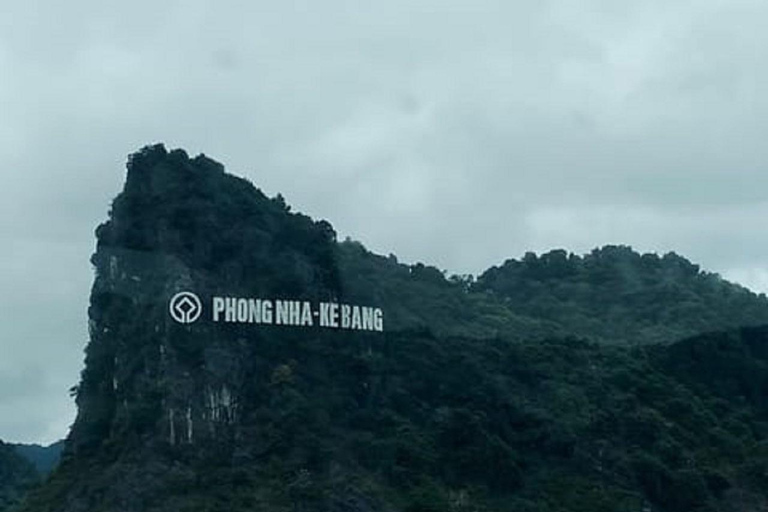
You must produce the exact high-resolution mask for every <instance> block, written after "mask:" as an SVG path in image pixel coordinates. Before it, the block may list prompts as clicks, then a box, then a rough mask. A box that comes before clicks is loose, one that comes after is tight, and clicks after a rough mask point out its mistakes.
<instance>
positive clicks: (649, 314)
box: [472, 246, 768, 343]
mask: <svg viewBox="0 0 768 512" xmlns="http://www.w3.org/2000/svg"><path fill="white" fill-rule="evenodd" d="M472 290H474V291H478V292H480V291H486V292H492V293H493V294H494V295H496V296H498V297H499V298H501V299H503V300H504V301H505V304H506V305H507V307H509V308H510V309H511V310H512V311H514V312H515V313H517V314H520V315H527V316H532V317H535V318H540V319H546V320H549V321H551V322H555V323H557V324H559V325H560V326H561V327H562V329H563V330H564V331H565V332H567V333H569V334H572V335H577V336H584V337H590V338H593V339H595V340H600V341H606V342H610V343H617V342H630V343H658V342H670V341H673V340H676V339H680V338H684V337H687V336H691V335H694V334H697V333H702V332H707V331H714V330H721V329H726V328H735V327H740V326H745V325H759V324H763V323H768V299H766V298H765V296H763V295H760V296H757V295H755V294H754V293H752V292H750V291H749V290H747V289H745V288H742V287H740V286H738V285H734V284H732V283H729V282H727V281H724V280H723V279H721V278H720V277H719V276H718V275H716V274H709V273H706V272H702V271H701V270H700V269H699V267H698V265H694V264H692V263H691V262H689V261H688V260H686V259H685V258H683V257H681V256H678V255H676V254H674V253H669V254H666V255H664V256H663V257H659V256H657V255H656V254H642V255H641V254H638V253H636V252H634V251H633V250H632V249H631V248H629V247H624V246H606V247H603V248H602V249H595V250H594V251H592V252H591V253H590V254H587V255H585V256H583V257H580V256H576V255H574V254H568V253H566V252H565V251H563V250H556V251H551V252H549V253H546V254H542V255H541V256H537V255H536V254H534V253H528V254H526V255H525V257H524V258H522V260H519V261H518V260H514V259H511V260H507V261H506V262H505V263H504V264H503V265H502V266H500V267H493V268H491V269H489V270H487V271H486V272H485V273H484V274H483V275H481V276H480V277H479V278H478V279H477V283H475V284H474V285H473V286H472Z"/></svg>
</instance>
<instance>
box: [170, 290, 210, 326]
mask: <svg viewBox="0 0 768 512" xmlns="http://www.w3.org/2000/svg"><path fill="white" fill-rule="evenodd" d="M168 309H169V311H170V313H171V317H172V318H173V319H174V320H176V321H177V322H179V323H180V324H191V323H192V322H194V321H196V320H197V319H198V318H200V315H201V314H202V312H203V304H202V303H201V302H200V298H199V297H198V296H197V295H195V294H194V293H192V292H179V293H177V294H176V295H174V296H173V298H172V299H171V303H170V306H169V308H168Z"/></svg>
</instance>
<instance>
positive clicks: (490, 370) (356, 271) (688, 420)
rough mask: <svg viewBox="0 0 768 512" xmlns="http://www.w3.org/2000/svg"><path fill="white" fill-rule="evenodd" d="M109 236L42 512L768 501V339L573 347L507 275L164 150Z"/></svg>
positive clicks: (149, 162) (27, 510) (124, 203)
mask: <svg viewBox="0 0 768 512" xmlns="http://www.w3.org/2000/svg"><path fill="white" fill-rule="evenodd" d="M96 235H97V250H96V253H95V254H94V256H93V258H92V262H93V264H94V267H95V280H94V284H93V288H92V292H91V301H90V307H89V311H88V315H89V330H90V341H89V344H88V346H87V349H86V360H85V369H84V370H83V373H82V377H81V382H80V384H79V385H78V387H77V389H76V401H77V405H78V416H77V419H76V421H75V424H74V426H73V428H72V431H71V432H70V434H69V436H68V438H67V441H66V446H65V450H64V453H63V457H62V462H61V464H60V465H59V467H58V468H57V469H56V470H55V471H54V472H53V473H52V475H51V477H50V478H49V479H48V480H47V481H46V482H45V483H44V484H43V485H42V486H40V487H39V488H38V489H36V490H35V491H34V492H33V493H32V494H31V495H30V496H29V498H28V499H27V501H26V502H25V504H24V505H23V506H22V507H21V508H20V510H21V511H22V512H54V511H55V512H85V511H88V512H100V511H103V512H112V511H120V512H145V511H146V512H165V511H168V512H170V511H174V512H176V511H188V512H193V511H222V512H223V511H227V512H240V511H243V512H244V511H251V510H269V511H276V512H282V511H286V512H288V511H292V512H297V511H301V512H303V511H307V512H309V511H312V512H315V511H317V512H390V511H391V512H398V511H403V512H428V511H440V512H444V511H456V512H469V511H487V512H490V511H500V512H501V511H510V512H511V511H513V510H514V511H528V512H545V511H546V512H555V511H566V510H567V511H584V512H601V511H605V512H609V511H610V512H617V511H618V512H623V511H627V512H629V511H633V512H634V511H640V510H649V509H650V510H659V511H665V512H679V511H701V512H704V511H707V512H713V511H721V512H731V511H733V512H735V511H737V510H740V511H741V510H761V508H760V507H763V508H764V507H766V505H768V481H767V480H766V475H768V451H767V450H766V442H767V441H766V440H767V439H768V408H767V407H766V403H765V400H764V397H765V396H766V394H768V353H766V351H765V347H766V343H768V330H767V329H765V328H759V327H755V328H749V329H734V330H729V331H726V332H719V333H714V334H711V333H710V334H704V335H701V336H699V337H693V338H690V339H686V340H683V341H678V340H675V339H665V340H663V341H664V342H665V343H663V344H654V345H638V344H636V343H635V344H633V343H632V342H634V341H637V340H633V339H631V337H630V336H622V337H621V338H620V339H616V340H612V339H610V336H611V333H609V332H607V331H605V330H603V331H601V330H600V329H595V330H593V331H591V332H586V331H584V332H582V331H579V334H587V335H592V334H594V333H599V334H600V336H594V340H595V341H600V343H597V342H595V341H591V340H589V339H582V338H578V337H574V336H569V332H568V330H569V329H570V328H572V327H573V326H574V325H579V324H578V323H570V322H568V321H566V320H567V316H560V317H558V316H556V315H551V314H549V313H548V312H546V311H544V312H541V311H538V310H537V309H530V310H525V309H524V308H522V307H519V306H520V303H521V300H520V299H519V298H513V297H512V295H513V293H512V292H511V291H510V290H511V289H512V288H513V287H512V286H511V285H510V283H509V282H508V281H507V279H508V276H506V275H505V276H504V277H503V278H502V277H499V279H498V280H494V279H491V277H490V276H491V275H492V273H491V274H488V275H486V276H484V277H482V278H481V279H480V280H478V283H476V284H475V283H473V282H472V279H470V278H466V277H464V278H461V277H453V278H446V277H445V276H444V274H443V273H442V272H440V271H439V270H438V269H435V268H433V267H429V266H425V265H423V264H416V265H404V264H402V263H400V262H398V261H397V259H396V258H395V257H394V256H390V257H381V256H377V255H375V254H372V253H370V252H369V251H367V250H366V249H365V248H364V247H362V246H361V245H360V244H357V243H355V242H351V241H348V242H342V243H339V242H338V241H337V240H336V233H335V232H334V230H333V228H332V227H331V225H330V224H328V223H327V222H325V221H314V220H312V219H310V218H309V217H307V216H304V215H301V214H298V213H294V212H292V211H291V209H290V208H289V207H288V206H287V205H286V203H285V201H284V200H283V199H282V198H281V197H280V196H278V197H275V198H268V197H266V196H265V195H264V194H263V193H262V192H261V191H259V190H258V189H257V188H255V187H254V186H253V185H252V184H251V183H249V182H248V181H246V180H243V179H240V178H236V177H234V176H231V175H229V174H227V173H225V172H224V169H223V167H222V166H221V165H220V164H218V163H217V162H215V161H213V160H211V159H209V158H207V157H205V156H202V155H201V156H198V157H194V158H190V157H189V156H188V155H187V154H186V153H185V152H183V151H181V150H174V151H170V152H169V151H167V150H166V149H165V148H164V147H163V146H160V145H157V146H149V147H146V148H144V149H143V150H141V151H140V152H138V153H136V154H134V155H132V156H131V157H130V159H129V162H128V175H127V179H126V183H125V187H124V189H123V191H122V192H121V193H120V194H119V195H118V197H117V198H116V199H115V201H114V203H113V205H112V209H111V211H110V214H109V219H108V221H107V222H105V223H104V224H102V225H101V226H99V228H98V229H97V231H96ZM510 279H511V278H510ZM526 280H527V281H526ZM530 281H531V279H529V278H525V279H521V286H528V287H531V286H533V285H532V284H531V283H530ZM497 284H498V286H496V285H497ZM179 293H187V294H188V295H185V297H186V298H187V299H189V300H188V301H186V302H179V303H178V304H176V305H177V306H179V308H180V309H179V310H177V309H176V308H175V306H174V304H173V303H172V298H174V297H178V296H179V295H178V294H179ZM191 294H194V296H192V295H191ZM587 296H588V295H585V296H584V297H587ZM193 297H195V298H197V299H198V300H200V301H201V303H200V305H201V306H204V307H202V310H203V314H202V316H200V317H196V316H194V315H193V313H194V312H195V310H196V309H198V308H197V307H196V306H195V304H194V300H193ZM247 297H251V298H255V297H262V298H271V299H274V300H275V304H277V301H281V304H282V303H286V304H288V303H289V305H290V304H298V305H301V304H303V303H307V304H312V305H315V304H320V305H323V304H324V305H326V306H328V307H326V309H325V312H324V313H323V314H319V315H318V316H317V318H320V319H322V318H326V319H325V322H326V325H325V326H322V325H319V324H318V323H317V321H316V319H315V317H313V315H312V314H311V313H312V312H311V311H310V314H309V316H308V318H306V323H305V318H304V315H303V312H302V311H301V310H300V308H299V309H296V318H295V320H296V321H293V320H290V321H287V322H286V324H285V325H278V323H277V322H271V321H266V320H264V318H265V317H264V315H265V314H266V313H265V311H267V309H266V306H265V305H264V304H265V303H257V302H256V301H255V300H252V301H247V300H245V299H242V300H240V299H237V300H236V298H247ZM579 297H580V299H579V300H582V296H581V295H579ZM599 297H600V300H602V301H603V307H605V308H610V307H611V305H612V304H613V303H614V302H615V301H617V300H619V299H617V298H616V297H613V298H612V297H611V295H610V294H608V293H606V294H603V295H600V296H599ZM217 298H218V299H220V302H216V300H217ZM585 300H586V299H585ZM590 300H592V299H590ZM675 300H676V299H674V298H672V299H670V302H674V301H675ZM762 300H763V299H761V298H757V297H752V296H750V298H748V299H747V302H749V304H752V305H754V307H755V308H756V309H758V310H759V308H760V307H761V304H762V302H761V301H762ZM712 304H714V305H713V306H712V307H716V305H717V303H716V302H713V303H712ZM270 305H272V303H270ZM333 305H337V306H339V308H341V307H343V306H345V305H347V306H349V305H360V306H361V307H362V308H368V309H365V311H374V310H381V311H383V329H382V331H383V332H379V331H378V330H375V329H370V330H364V329H357V330H355V329H352V328H351V327H352V326H353V325H354V320H349V315H350V314H351V313H350V312H349V311H351V310H349V309H348V310H347V312H346V314H347V321H348V322H347V324H346V327H348V328H329V326H330V324H328V322H331V323H333V319H334V317H333V314H329V313H328V311H329V308H330V307H331V306H333ZM241 306H242V307H241ZM218 307H220V310H219V309H216V308H218ZM350 307H351V306H350ZM339 308H337V309H339ZM321 309H322V308H321ZM577 309H578V308H577ZM269 311H270V315H271V313H273V312H274V311H271V310H269ZM624 311H625V313H626V312H627V311H628V310H627V309H626V308H625V310H624ZM681 311H684V310H681ZM698 311H699V310H697V313H696V314H698ZM218 313H220V314H221V315H222V318H223V319H224V320H222V321H220V322H217V321H215V320H214V318H216V317H215V315H216V314H218ZM544 313H546V314H544ZM284 315H286V316H285V317H284V319H285V318H288V319H290V318H293V313H291V312H290V311H289V312H284ZM344 315H345V313H343V312H342V313H340V318H342V321H341V324H340V325H341V326H342V327H343V326H344V320H343V318H344ZM193 318H195V321H192V320H193ZM254 318H256V319H258V320H259V321H258V322H251V321H250V320H253V319H254ZM270 318H271V317H270ZM596 318H597V320H596V321H597V322H598V323H603V324H604V323H605V322H607V321H609V320H610V321H618V322H625V324H624V325H627V326H631V325H632V322H634V321H635V316H632V315H630V314H629V313H627V315H626V316H624V317H622V316H621V315H620V314H617V315H613V316H610V317H609V318H608V319H606V318H602V317H599V316H598V317H596ZM643 318H645V317H643ZM734 318H736V321H741V320H740V319H739V318H737V317H730V316H729V317H727V320H728V322H730V321H731V320H733V319H734ZM227 319H229V320H232V321H229V320H227ZM749 319H750V320H751V319H752V317H751V316H750V317H749ZM234 320H238V321H234ZM240 320H243V321H240ZM245 320H248V321H245ZM657 320H658V321H659V323H660V324H659V325H663V324H664V322H665V321H667V320H668V319H666V318H665V317H664V316H663V315H662V316H660V317H658V318H657ZM358 321H359V320H358ZM580 321H581V320H580ZM320 322H321V324H322V322H323V320H320ZM726 323H727V322H726ZM749 323H752V322H749ZM334 325H335V324H334ZM717 325H719V324H718V323H717V322H713V323H711V324H706V325H704V327H706V328H709V327H711V326H717ZM336 327H338V326H336ZM676 329H677V325H675V326H673V329H672V330H671V331H670V332H677V331H676ZM645 341H647V340H645ZM604 342H607V343H604Z"/></svg>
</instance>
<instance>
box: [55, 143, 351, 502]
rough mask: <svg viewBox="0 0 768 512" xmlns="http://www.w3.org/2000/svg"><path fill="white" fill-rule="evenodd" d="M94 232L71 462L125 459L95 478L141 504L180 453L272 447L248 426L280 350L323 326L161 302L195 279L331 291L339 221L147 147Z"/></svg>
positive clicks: (240, 453) (270, 293)
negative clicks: (195, 317) (184, 309)
mask: <svg viewBox="0 0 768 512" xmlns="http://www.w3.org/2000/svg"><path fill="white" fill-rule="evenodd" d="M97 238H98V246H97V251H96V253H95V254H94V255H93V258H92V263H93V265H94V267H95V272H96V277H95V282H94V285H93V289H92V293H91V305H90V308H89V328H90V343H89V344H88V347H87V350H86V367H85V370H84V371H83V375H82V380H81V383H80V385H79V387H78V389H77V405H78V408H79V413H78V416H77V420H76V422H75V424H74V427H73V429H72V432H71V435H70V436H69V440H68V445H67V451H66V454H65V463H66V461H67V460H69V461H70V464H74V463H78V464H79V463H82V462H83V461H94V460H104V459H105V458H107V459H110V460H114V459H115V458H119V459H120V460H121V464H119V465H118V466H113V467H112V469H111V470H110V471H111V473H110V474H109V475H108V476H107V475H104V474H102V475H99V476H93V475H92V476H91V477H93V478H96V479H99V478H105V479H106V478H109V479H111V480H112V483H111V484H110V487H111V488H110V491H109V495H110V497H109V499H106V498H104V501H103V502H101V501H99V502H98V503H99V504H100V506H104V507H107V504H108V503H109V504H111V505H110V506H114V507H117V509H119V510H145V509H146V507H147V506H148V503H149V501H148V500H150V501H151V500H153V499H157V495H156V491H157V489H158V488H160V487H162V488H165V486H166V484H167V481H166V477H167V475H168V473H173V471H174V469H177V470H178V465H177V464H176V462H174V461H178V460H179V459H185V460H186V461H187V462H189V463H193V462H200V463H203V462H201V461H210V460H212V459H216V460H222V459H224V460H230V461H231V460H234V459H238V458H239V459H243V460H245V459H248V458H249V457H253V456H255V454H257V453H259V452H264V451H268V450H269V446H268V445H269V441H267V440H265V439H264V433H263V432H261V433H259V434H254V433H253V432H252V431H251V430H252V429H256V430H259V428H258V427H259V423H260V421H259V419H258V418H257V416H258V413H259V410H260V408H261V407H263V406H264V404H265V402H266V401H268V397H269V394H270V393H269V392H268V391H270V389H272V388H274V386H275V385H276V384H275V382H274V381H276V380H277V381H279V380H280V379H281V378H282V379H286V380H290V378H291V366H290V364H291V361H290V360H288V359H283V358H281V354H282V353H289V352H290V350H291V346H292V345H294V344H295V342H296V340H297V339H299V338H301V339H306V338H307V337H308V338H309V339H312V338H313V337H316V336H322V335H323V333H322V332H321V331H320V330H319V329H312V328H305V329H304V330H303V331H302V332H299V329H298V328H297V327H293V328H291V327H288V326H285V327H282V328H278V327H276V326H262V327H261V328H256V327H255V326H252V325H214V324H213V323H212V322H211V321H210V318H209V316H210V311H206V317H205V318H202V319H200V321H199V322H197V323H195V324H188V325H187V324H182V323H179V322H177V321H175V320H174V319H173V317H172V315H171V314H169V301H170V299H171V298H172V297H173V296H174V295H175V294H177V293H179V292H181V291H190V292H193V293H195V294H196V295H197V296H199V297H201V298H203V300H208V299H209V298H210V297H213V296H226V297H232V296H234V297H271V298H276V299H279V298H290V299H292V300H293V301H312V303H318V302H320V301H326V302H338V301H339V299H340V298H342V297H343V294H342V290H341V287H340V285H339V279H338V269H337V264H336V261H335V255H334V251H335V233H334V231H333V229H332V228H331V226H330V225H329V224H327V223H325V222H314V221H312V220H311V219H309V218H308V217H306V216H303V215H299V214H293V213H290V211H289V208H288V207H287V206H286V205H285V203H284V202H283V201H282V199H281V198H279V197H278V198H275V199H269V198H267V197H266V196H264V195H263V194H262V193H261V192H260V191H258V190H257V189H256V188H254V187H253V186H252V185H251V184H250V183H248V182H246V181H244V180H241V179H238V178H235V177H233V176H231V175H227V174H225V173H224V170H223V168H222V167H221V165H220V164H218V163H216V162H214V161H213V160H210V159H208V158H206V157H204V156H198V157H196V158H193V159H190V158H189V157H188V156H187V155H186V153H184V152H183V151H181V150H176V151H171V152H168V151H167V150H166V149H165V148H164V147H163V146H152V147H147V148H145V149H143V150H142V151H141V152H139V153H137V154H134V155H132V156H131V158H130V161H129V163H128V176H127V180H126V184H125V188H124V190H123V192H122V193H121V194H120V195H119V196H118V197H117V198H116V199H115V201H114V203H113V205H112V210H111V212H110V218H109V220H108V221H107V222H106V223H105V224H102V225H101V226H99V228H98V229H97ZM281 372H282V373H281ZM281 375H282V377H281ZM270 386H272V388H270ZM134 460H135V461H141V463H139V462H137V465H135V466H134V465H132V462H131V461H134ZM148 460H151V461H152V463H151V464H149V465H146V464H145V462H146V461H148ZM73 461H74V462H73ZM65 465H66V464H65ZM180 471H181V470H180ZM182 472H183V471H182ZM180 478H184V477H183V476H181V477H180ZM83 493H84V490H83V489H72V490H71V491H70V492H67V493H65V494H66V495H65V497H63V498H62V499H64V502H62V503H61V504H60V506H61V508H62V509H63V510H73V511H74V510H94V509H93V508H92V507H93V506H94V504H95V503H96V502H94V499H96V498H94V497H93V496H90V497H89V498H88V499H85V498H83ZM110 510H111V509H110Z"/></svg>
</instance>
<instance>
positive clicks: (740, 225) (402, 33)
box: [0, 0, 768, 442]
mask: <svg viewBox="0 0 768 512" xmlns="http://www.w3.org/2000/svg"><path fill="white" fill-rule="evenodd" d="M766 20H768V3H767V2H765V1H764V0H695V1H694V0H691V1H679V0H663V1H662V0H646V1H644V2H636V1H628V0H582V1H580V2H574V1H572V0H560V1H557V0H553V1H548V0H535V1H534V0H531V1H519V2H510V1H501V0H499V1H484V0H461V1H454V0H418V1H413V0H409V1H405V0H387V1H381V2H365V1H360V0H357V1H339V0H323V1H322V2H320V1H314V2H309V1H306V0H305V1H285V0H284V1H274V2H261V1H251V0H249V1H245V0H243V1H223V0H219V1H216V2H214V1H207V2H206V1H198V0H185V1H183V2H182V1H180V0H177V1H165V2H154V1H147V0H134V1H131V2H126V1H120V2H116V1H109V0H93V1H71V2H60V1H56V0H50V1H42V0H38V1H34V0H2V4H1V5H0V173H2V174H1V175H2V187H0V240H1V241H2V244H3V248H4V250H3V251H2V252H0V289H2V290H3V292H4V293H2V294H1V295H0V439H5V440H10V441H38V442H49V441H53V440H55V439H58V438H61V437H63V436H64V435H66V432H67V429H68V427H69V425H70V424H71V422H72V420H73V418H74V406H73V404H72V401H71V399H70V398H69V396H68V394H67V390H68V389H69V387H71V386H72V385H74V384H76V383H77V381H78V378H79V372H80V370H81V367H82V360H83V353H82V349H83V347H84V346H85V343H86V341H87V332H86V320H87V318H86V308H87V301H88V293H89V287H90V283H91V279H92V268H91V266H90V264H89V262H88V258H89V256H90V254H91V253H92V252H93V249H94V240H93V229H94V228H95V226H96V225H97V224H98V223H100V222H102V221H103V220H104V219H105V218H106V214H107V210H108V207H109V204H110V201H111V199H112V197H113V196H114V195H115V194H116V193H117V192H118V191H119V190H120V188H121V187H122V182H123V179H124V176H125V159H126V156H127V155H128V154H129V153H131V152H133V151H135V150H137V149H139V148H140V147H141V146H143V145H145V144H149V143H154V142H165V143H166V145H167V146H168V147H169V148H173V147H183V148H185V149H186V150H187V151H188V152H189V153H190V154H197V153H200V152H205V153H206V154H207V155H209V156H211V157H213V158H215V159H217V160H219V161H221V162H222V163H224V164H225V165H226V166H227V168H228V170H229V171H230V172H232V173H234V174H237V175H241V176H245V177H248V178H249V179H251V180H252V181H253V182H254V184H256V186H258V187H260V188H262V189H263V190H264V191H265V192H266V193H267V194H269V195H274V194H276V193H277V192H281V193H283V195H284V196H285V197H286V199H287V200H288V202H289V203H291V204H292V205H293V206H294V208H295V209H297V210H301V211H304V212H306V213H308V214H310V215H313V216H316V217H320V218H326V219H328V220H330V221H331V222H332V223H333V224H334V226H335V227H336V229H337V230H338V231H339V234H340V236H341V237H345V236H351V237H352V238H355V239H358V240H360V241H362V242H363V243H364V244H365V245H366V246H368V247H369V248H370V249H372V250H374V251H376V252H380V253H383V254H388V253H390V252H392V253H395V254H397V255H398V256H399V257H400V259H401V260H404V261H408V262H414V261H425V262H427V263H431V264H434V265H437V266H439V267H440V268H443V269H446V270H448V271H449V272H451V273H475V274H476V273H479V272H480V271H482V270H483V269H484V268H487V267H489V266H491V265H494V264H498V263H500V262H502V261H503V260H504V259H506V258H509V257H520V256H521V255H522V254H523V253H524V252H525V251H527V250H535V251H544V250H548V249H551V248H559V247H562V248H565V249H568V250H571V251H574V252H578V253H581V252H587V251H589V250H590V249H592V248H593V247H595V246H599V245H604V244H608V243H612V244H630V245H633V246H634V247H635V248H637V249H639V250H642V251H658V252H666V251H670V250H674V251H677V252H679V253H681V254H683V255H685V256H686V257H688V258H690V259H691V260H693V261H695V262H697V263H700V264H701V265H702V266H703V267H704V268H706V269H708V270H711V271H714V272H719V273H721V274H723V275H724V276H726V277H728V278H731V279H733V280H737V281H739V282H741V283H742V284H745V285H747V286H749V287H751V288H753V289H755V290H758V291H768V261H767V260H766V259H765V257H764V255H765V254H766V251H767V250H768V237H767V236H766V235H765V234H764V233H765V220H766V219H767V218H768V215H767V214H768V194H767V193H768V172H766V171H767V170H768V169H766V167H767V165H766V164H768V158H767V156H768V149H766V148H768V144H766V141H765V140H764V139H765V137H766V133H768V129H766V128H768V126H767V125H768V99H767V98H768V95H766V93H765V91H766V90H768V88H767V87H766V86H767V85H768V84H766V79H767V78H768V65H767V64H768V31H767V30H766V24H767V23H768V22H767V21H766ZM760 93H761V94H760Z"/></svg>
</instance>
